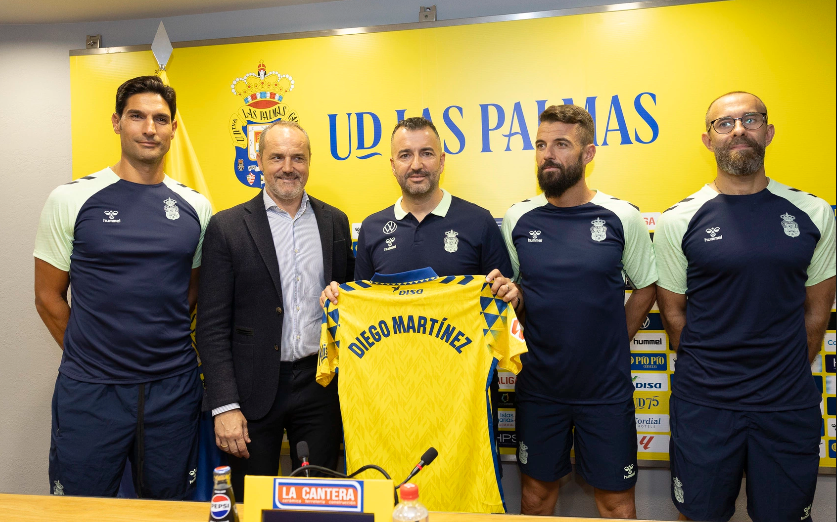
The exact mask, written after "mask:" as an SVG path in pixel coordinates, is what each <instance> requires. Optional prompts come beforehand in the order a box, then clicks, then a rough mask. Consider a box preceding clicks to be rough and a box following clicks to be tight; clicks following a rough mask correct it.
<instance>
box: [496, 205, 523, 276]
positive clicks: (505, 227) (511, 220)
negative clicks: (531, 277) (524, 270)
mask: <svg viewBox="0 0 837 522" xmlns="http://www.w3.org/2000/svg"><path fill="white" fill-rule="evenodd" d="M516 217H517V213H516V212H515V213H512V209H509V210H508V211H506V215H505V216H503V224H502V226H501V227H500V234H501V235H502V237H503V242H504V243H505V245H506V251H508V253H509V261H510V262H511V268H512V272H511V273H512V275H511V279H512V280H513V281H514V282H515V283H517V282H520V258H518V256H517V248H515V246H514V241H513V240H512V230H513V229H514V225H515V224H516V223H517V219H515V218H516Z"/></svg>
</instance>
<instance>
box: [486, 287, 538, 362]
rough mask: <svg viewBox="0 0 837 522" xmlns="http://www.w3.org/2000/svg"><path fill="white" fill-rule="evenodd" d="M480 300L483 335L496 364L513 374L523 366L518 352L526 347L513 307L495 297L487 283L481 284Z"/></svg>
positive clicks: (520, 352) (523, 350) (524, 351)
mask: <svg viewBox="0 0 837 522" xmlns="http://www.w3.org/2000/svg"><path fill="white" fill-rule="evenodd" d="M489 299H490V301H489ZM480 300H485V303H484V304H485V306H484V307H483V310H482V314H481V316H482V318H483V320H485V323H486V324H485V326H487V328H484V329H483V335H485V337H486V340H487V342H488V345H489V347H490V349H491V352H492V355H493V356H494V358H495V359H497V361H498V363H497V364H498V366H499V367H500V368H502V369H504V370H508V371H510V372H513V373H515V374H516V373H518V372H520V370H521V369H522V368H523V365H522V363H521V362H520V354H522V353H526V351H527V349H526V342H525V341H524V340H523V329H522V327H521V324H520V321H518V320H517V316H516V315H515V313H514V309H513V308H512V307H511V306H509V304H508V303H505V302H503V300H502V299H497V298H496V297H495V296H494V295H493V294H492V293H491V287H490V286H488V285H483V287H482V292H481V294H480ZM481 306H482V305H481Z"/></svg>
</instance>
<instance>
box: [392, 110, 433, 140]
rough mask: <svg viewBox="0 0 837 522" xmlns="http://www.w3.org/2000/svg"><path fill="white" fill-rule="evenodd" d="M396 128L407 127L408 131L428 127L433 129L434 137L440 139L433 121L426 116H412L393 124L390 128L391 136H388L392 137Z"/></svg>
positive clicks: (396, 130)
mask: <svg viewBox="0 0 837 522" xmlns="http://www.w3.org/2000/svg"><path fill="white" fill-rule="evenodd" d="M398 129H407V130H409V131H416V130H422V129H430V130H432V131H433V134H435V135H436V137H437V138H439V140H441V139H442V138H440V137H439V131H437V130H436V126H435V125H433V122H432V121H430V120H428V119H426V118H422V117H421V116H414V117H412V118H406V119H403V120H401V121H399V122H398V123H397V124H396V125H395V128H394V129H392V136H390V139H392V137H393V136H395V133H396V132H398Z"/></svg>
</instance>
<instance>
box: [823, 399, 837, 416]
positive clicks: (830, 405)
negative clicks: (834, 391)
mask: <svg viewBox="0 0 837 522" xmlns="http://www.w3.org/2000/svg"><path fill="white" fill-rule="evenodd" d="M825 412H826V413H828V414H829V415H837V399H835V397H826V398H825Z"/></svg>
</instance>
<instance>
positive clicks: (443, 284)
mask: <svg viewBox="0 0 837 522" xmlns="http://www.w3.org/2000/svg"><path fill="white" fill-rule="evenodd" d="M515 321H517V318H516V317H515V315H514V310H513V309H512V308H511V307H510V306H508V305H507V304H506V303H504V302H503V301H502V300H501V299H496V298H495V297H494V296H493V295H492V294H491V286H490V285H489V284H487V283H486V282H485V277H484V276H449V277H437V276H436V274H435V273H434V272H433V271H432V270H431V269H422V270H414V271H411V272H404V273H402V274H394V275H388V276H382V275H379V274H376V275H375V277H373V278H372V280H371V281H354V282H351V283H346V284H343V285H341V286H340V296H339V298H338V304H337V305H331V303H329V302H327V303H326V307H325V308H324V315H323V331H322V337H321V340H320V355H319V363H318V367H317V382H319V383H320V384H322V385H326V384H328V383H329V382H330V381H331V379H332V377H333V375H334V373H336V372H337V371H338V368H339V374H340V379H339V385H338V391H339V394H340V410H341V413H342V416H343V433H344V443H345V448H346V467H347V468H348V471H349V472H353V471H354V470H356V469H358V468H360V467H361V466H364V465H366V464H376V465H378V466H380V467H382V468H384V469H385V470H386V471H387V472H388V473H389V474H390V475H391V476H392V478H393V480H394V481H396V483H398V482H401V481H402V480H403V479H404V478H406V477H407V475H408V474H409V473H410V471H411V470H412V469H413V467H414V466H415V465H416V463H417V462H418V460H419V457H420V456H421V455H422V454H423V453H424V451H425V450H427V448H429V447H431V446H432V447H434V448H436V449H437V450H438V452H439V456H438V458H437V459H436V460H435V461H434V462H433V464H432V465H430V466H428V467H427V468H426V469H424V470H423V471H422V472H421V473H419V474H418V476H416V477H415V478H414V479H413V480H412V482H414V483H416V484H418V485H419V491H421V501H422V503H423V504H425V505H426V506H427V508H428V509H430V510H432V511H469V512H478V513H502V512H504V511H505V509H504V505H503V497H502V488H501V485H500V476H499V465H500V463H499V460H498V456H497V454H496V452H495V445H494V443H493V439H494V436H493V433H492V423H491V404H490V399H489V396H488V385H489V378H490V376H491V374H492V372H493V370H494V368H495V367H496V366H498V365H499V366H500V367H501V368H503V369H505V370H509V371H512V372H514V373H517V372H519V371H520V368H521V364H520V354H521V353H524V352H526V344H525V343H524V341H523V337H522V335H521V334H520V333H518V334H517V335H514V334H512V333H511V332H512V331H515V332H520V329H519V328H514V329H513V328H512V326H513V323H514V322H515ZM362 476H363V477H366V478H373V477H375V478H377V477H379V475H377V473H376V472H369V471H368V472H364V473H363V474H362Z"/></svg>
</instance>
